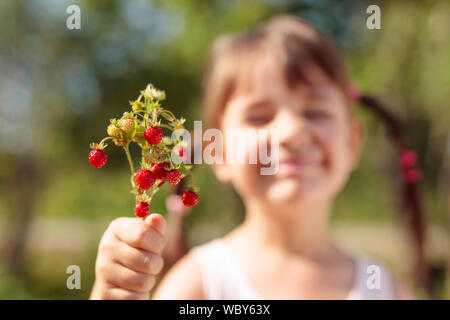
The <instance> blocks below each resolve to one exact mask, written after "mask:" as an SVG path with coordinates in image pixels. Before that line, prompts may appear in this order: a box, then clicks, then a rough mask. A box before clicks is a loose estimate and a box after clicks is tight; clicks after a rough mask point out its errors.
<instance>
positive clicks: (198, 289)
mask: <svg viewBox="0 0 450 320" xmlns="http://www.w3.org/2000/svg"><path fill="white" fill-rule="evenodd" d="M152 299H154V300H188V299H192V300H203V299H205V298H204V294H203V285H202V278H201V271H200V266H199V265H198V263H197V260H196V259H195V257H194V255H193V254H192V253H187V254H186V255H185V256H184V257H182V258H181V259H180V260H178V261H177V263H175V264H174V265H173V267H172V268H171V269H170V270H169V271H168V272H167V273H166V274H165V275H164V277H163V278H162V280H161V281H160V283H159V285H158V287H157V288H156V289H155V291H154V293H153V295H152Z"/></svg>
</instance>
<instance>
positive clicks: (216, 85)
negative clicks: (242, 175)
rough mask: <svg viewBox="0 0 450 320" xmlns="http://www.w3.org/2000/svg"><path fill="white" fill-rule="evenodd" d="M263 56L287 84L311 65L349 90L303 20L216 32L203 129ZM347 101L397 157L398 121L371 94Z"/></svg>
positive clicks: (214, 123) (326, 42)
mask: <svg viewBox="0 0 450 320" xmlns="http://www.w3.org/2000/svg"><path fill="white" fill-rule="evenodd" d="M267 55H271V56H274V57H275V58H276V59H277V61H278V62H279V63H280V64H281V66H282V68H283V73H284V75H285V80H286V81H287V84H288V85H289V86H290V87H293V86H294V85H295V84H297V83H299V82H301V83H307V84H308V83H310V74H309V72H308V69H307V68H306V67H307V66H308V65H311V64H312V65H314V66H316V67H318V68H319V69H320V70H321V71H322V72H323V73H324V74H325V75H326V76H327V77H328V78H329V79H330V80H331V81H332V82H334V83H335V84H336V85H337V86H338V87H339V88H341V89H342V90H343V91H344V92H345V96H347V93H348V90H349V89H350V88H351V86H350V80H349V76H348V73H347V69H346V66H345V63H344V60H343V58H342V57H341V54H340V52H339V50H338V49H337V48H336V47H335V45H334V43H333V42H332V41H331V40H330V39H329V38H328V37H327V36H326V35H324V34H323V33H321V32H319V31H318V30H317V29H316V28H314V27H313V26H311V25H310V24H308V23H306V22H304V21H301V20H299V19H297V18H295V17H292V16H279V17H276V18H273V19H271V20H269V21H268V22H267V23H265V24H262V25H260V26H258V27H257V28H255V29H253V30H251V31H248V32H245V33H240V34H232V35H225V36H222V37H220V38H218V39H217V40H216V42H215V43H214V45H213V47H212V52H211V57H210V59H209V61H208V65H207V68H206V72H205V76H204V82H203V86H204V97H203V104H204V124H205V126H206V128H219V127H220V123H221V117H222V114H223V112H224V109H225V106H226V104H227V102H228V101H229V100H230V98H231V97H232V96H233V94H234V93H235V90H236V88H237V87H238V83H239V81H242V79H243V78H246V75H247V74H248V72H249V71H250V70H251V68H256V61H258V59H260V58H261V57H264V56H267ZM347 97H348V96H347ZM349 99H350V98H349ZM353 100H357V101H358V102H359V103H360V104H361V105H362V106H365V107H366V108H367V109H369V110H370V111H372V112H374V113H375V114H376V115H378V116H379V118H380V119H381V120H383V122H384V123H385V124H386V125H387V128H388V130H389V132H390V134H391V139H390V140H391V141H392V142H393V144H394V146H395V147H396V150H397V152H398V154H399V156H400V155H402V153H403V152H404V151H405V150H407V142H406V139H405V136H404V134H403V128H402V125H401V123H400V121H399V120H398V119H397V118H396V117H395V116H394V115H393V114H392V113H391V112H389V111H388V109H387V108H386V107H384V105H383V104H381V103H380V102H379V101H378V100H377V99H375V98H374V97H370V96H368V95H358V96H357V97H356V98H355V97H353ZM349 102H350V101H349ZM349 105H350V103H349ZM416 182H417V181H408V179H405V180H404V183H403V190H402V199H403V205H404V210H402V213H403V212H404V213H406V214H407V217H408V220H409V226H410V230H411V233H412V235H413V239H414V243H415V252H416V263H415V266H416V268H415V269H416V277H417V278H416V279H418V280H419V281H420V282H421V283H422V284H423V281H424V279H425V275H426V269H427V267H426V262H425V253H424V239H425V237H424V230H425V227H424V219H423V212H422V208H421V203H420V197H419V192H418V190H417V185H416Z"/></svg>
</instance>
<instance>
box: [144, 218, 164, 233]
mask: <svg viewBox="0 0 450 320" xmlns="http://www.w3.org/2000/svg"><path fill="white" fill-rule="evenodd" d="M145 223H147V224H148V225H149V226H150V227H152V228H153V229H155V230H156V231H158V232H159V233H161V234H162V235H164V232H165V231H166V225H167V223H166V219H165V218H164V217H163V216H162V215H160V214H159V213H152V214H151V215H149V216H148V217H147V218H145Z"/></svg>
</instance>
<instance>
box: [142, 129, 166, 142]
mask: <svg viewBox="0 0 450 320" xmlns="http://www.w3.org/2000/svg"><path fill="white" fill-rule="evenodd" d="M144 136H145V140H147V142H148V143H150V144H158V143H160V142H161V140H162V138H163V131H162V129H161V128H158V127H156V126H153V127H150V128H148V129H147V130H145V133H144Z"/></svg>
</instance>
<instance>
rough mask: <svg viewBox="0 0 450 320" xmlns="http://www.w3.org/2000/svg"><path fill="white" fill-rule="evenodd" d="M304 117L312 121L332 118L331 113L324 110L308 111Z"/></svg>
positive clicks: (304, 113)
mask: <svg viewBox="0 0 450 320" xmlns="http://www.w3.org/2000/svg"><path fill="white" fill-rule="evenodd" d="M303 115H304V116H305V117H306V118H307V119H310V120H326V119H328V118H329V117H330V114H329V112H328V111H326V110H323V109H311V110H306V111H305V112H303Z"/></svg>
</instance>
